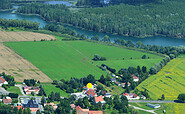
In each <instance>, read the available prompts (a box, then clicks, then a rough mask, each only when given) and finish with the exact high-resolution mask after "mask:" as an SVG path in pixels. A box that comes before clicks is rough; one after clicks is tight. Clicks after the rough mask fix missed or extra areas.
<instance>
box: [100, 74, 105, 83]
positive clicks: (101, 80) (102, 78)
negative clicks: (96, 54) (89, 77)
mask: <svg viewBox="0 0 185 114" xmlns="http://www.w3.org/2000/svg"><path fill="white" fill-rule="evenodd" d="M99 82H101V83H102V84H105V78H104V76H103V75H101V77H100V80H99Z"/></svg>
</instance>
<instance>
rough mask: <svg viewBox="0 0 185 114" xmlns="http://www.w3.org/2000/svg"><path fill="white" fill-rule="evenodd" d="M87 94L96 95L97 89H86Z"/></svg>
mask: <svg viewBox="0 0 185 114" xmlns="http://www.w3.org/2000/svg"><path fill="white" fill-rule="evenodd" d="M86 94H88V95H91V96H95V95H96V93H95V91H94V90H92V89H89V90H88V91H86Z"/></svg>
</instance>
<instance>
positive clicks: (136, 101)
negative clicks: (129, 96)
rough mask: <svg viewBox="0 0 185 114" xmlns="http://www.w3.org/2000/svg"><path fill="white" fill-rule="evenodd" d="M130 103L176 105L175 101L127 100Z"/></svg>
mask: <svg viewBox="0 0 185 114" xmlns="http://www.w3.org/2000/svg"><path fill="white" fill-rule="evenodd" d="M128 102H130V103H176V102H175V101H159V100H129V101H128Z"/></svg>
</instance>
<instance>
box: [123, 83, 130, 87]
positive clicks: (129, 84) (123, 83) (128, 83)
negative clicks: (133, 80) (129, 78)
mask: <svg viewBox="0 0 185 114" xmlns="http://www.w3.org/2000/svg"><path fill="white" fill-rule="evenodd" d="M128 86H130V83H129V82H128ZM121 87H125V83H121Z"/></svg>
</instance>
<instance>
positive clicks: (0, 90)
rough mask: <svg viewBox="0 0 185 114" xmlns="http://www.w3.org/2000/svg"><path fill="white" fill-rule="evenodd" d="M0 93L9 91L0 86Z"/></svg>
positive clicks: (5, 93) (6, 93)
mask: <svg viewBox="0 0 185 114" xmlns="http://www.w3.org/2000/svg"><path fill="white" fill-rule="evenodd" d="M0 93H1V94H4V95H8V94H9V93H10V92H9V91H6V90H5V89H4V88H3V87H0Z"/></svg>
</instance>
